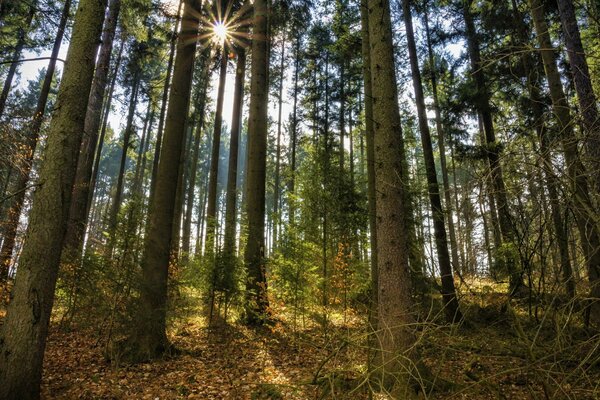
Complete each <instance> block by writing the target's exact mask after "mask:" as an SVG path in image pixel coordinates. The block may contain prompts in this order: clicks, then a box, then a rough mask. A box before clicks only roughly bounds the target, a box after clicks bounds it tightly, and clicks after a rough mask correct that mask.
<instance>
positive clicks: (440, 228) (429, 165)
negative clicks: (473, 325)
mask: <svg viewBox="0 0 600 400" xmlns="http://www.w3.org/2000/svg"><path fill="white" fill-rule="evenodd" d="M402 10H403V15H404V25H405V27H406V39H407V41H408V54H409V58H410V67H411V71H412V80H413V86H414V90H415V101H416V105H417V114H418V120H419V130H420V132H421V145H422V146H423V157H424V158H425V173H426V175H427V186H428V192H429V203H430V205H431V211H432V220H433V230H434V236H435V246H436V249H437V258H438V263H439V266H440V274H441V278H442V299H443V302H444V310H445V312H446V319H447V320H448V321H449V322H457V321H460V320H461V319H462V314H461V312H460V309H459V306H458V299H457V297H456V289H455V288H454V275H453V273H452V265H451V264H450V252H449V251H448V239H447V237H446V224H445V222H444V210H443V209H442V199H441V196H440V187H439V184H438V180H437V171H436V169H435V158H434V156H433V145H432V143H431V133H430V131H429V124H428V122H427V110H426V108H425V96H424V94H423V84H422V81H421V71H420V69H419V60H418V58H417V57H418V56H417V46H416V43H415V36H414V31H413V25H412V13H411V10H410V3H409V0H402Z"/></svg>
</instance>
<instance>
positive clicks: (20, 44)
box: [0, 3, 56, 118]
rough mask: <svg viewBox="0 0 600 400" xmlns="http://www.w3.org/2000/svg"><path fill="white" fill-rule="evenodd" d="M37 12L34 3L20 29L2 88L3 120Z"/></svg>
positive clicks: (0, 97)
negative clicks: (28, 34)
mask: <svg viewBox="0 0 600 400" xmlns="http://www.w3.org/2000/svg"><path fill="white" fill-rule="evenodd" d="M35 10H36V6H35V3H32V5H31V7H29V12H28V13H27V17H26V18H25V21H24V24H23V26H21V27H19V33H18V34H17V45H16V46H15V51H14V52H13V55H12V57H13V58H12V61H13V62H12V63H11V64H10V66H9V67H8V73H7V74H6V79H4V86H3V87H2V92H1V93H0V118H2V116H3V115H4V108H5V107H6V100H8V94H9V93H10V88H11V86H12V81H13V79H14V77H15V73H16V72H17V66H18V65H19V61H20V60H19V59H20V58H21V53H22V52H23V48H24V47H25V42H26V41H27V33H28V31H29V28H30V27H31V22H32V21H33V16H34V15H35ZM54 58H56V57H54Z"/></svg>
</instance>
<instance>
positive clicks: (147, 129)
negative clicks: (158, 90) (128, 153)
mask: <svg viewBox="0 0 600 400" xmlns="http://www.w3.org/2000/svg"><path fill="white" fill-rule="evenodd" d="M154 111H155V110H154V105H153V101H152V99H151V98H149V99H148V109H147V110H146V117H145V118H144V129H142V139H141V142H140V145H139V146H138V154H137V160H136V164H135V177H134V178H133V190H132V192H133V193H134V195H135V196H140V195H141V191H142V188H143V186H144V167H145V165H146V154H147V153H148V142H150V133H151V132H152V123H153V122H154Z"/></svg>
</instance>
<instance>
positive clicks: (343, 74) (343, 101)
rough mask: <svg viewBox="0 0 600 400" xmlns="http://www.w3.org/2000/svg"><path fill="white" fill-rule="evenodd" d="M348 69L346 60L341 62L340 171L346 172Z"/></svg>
mask: <svg viewBox="0 0 600 400" xmlns="http://www.w3.org/2000/svg"><path fill="white" fill-rule="evenodd" d="M345 86H346V68H345V65H344V60H342V61H341V62H340V171H342V172H343V171H344V156H345V151H344V137H345V136H346V93H345V92H344V90H345Z"/></svg>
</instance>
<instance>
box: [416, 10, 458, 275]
mask: <svg viewBox="0 0 600 400" xmlns="http://www.w3.org/2000/svg"><path fill="white" fill-rule="evenodd" d="M424 23H425V35H426V37H427V50H428V56H429V74H430V75H429V76H430V80H431V82H430V83H431V92H432V97H433V109H434V112H435V128H436V133H437V139H438V148H439V152H440V169H441V170H442V182H443V184H444V202H445V204H444V205H445V207H446V216H447V218H448V233H449V238H450V249H451V251H450V255H451V256H452V267H453V269H454V270H455V271H460V261H459V258H458V244H457V242H456V230H455V228H454V217H453V214H452V198H451V188H450V178H449V177H448V165H447V161H446V139H445V135H444V133H445V132H444V127H443V125H442V115H441V112H440V100H439V95H438V86H437V74H436V67H435V59H434V53H433V46H432V44H431V34H430V30H429V11H428V10H427V9H426V10H425V12H424Z"/></svg>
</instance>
